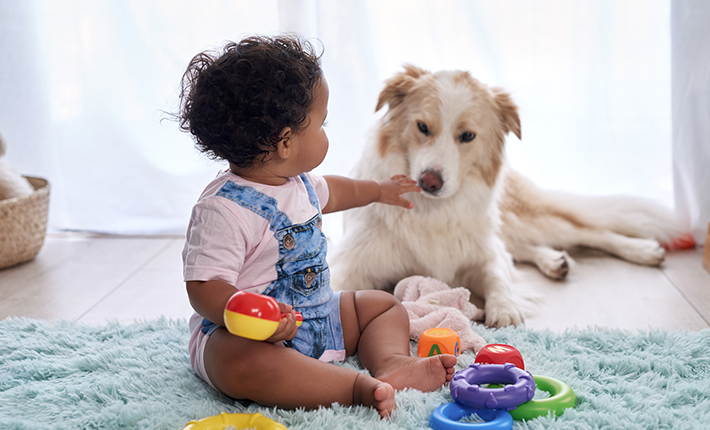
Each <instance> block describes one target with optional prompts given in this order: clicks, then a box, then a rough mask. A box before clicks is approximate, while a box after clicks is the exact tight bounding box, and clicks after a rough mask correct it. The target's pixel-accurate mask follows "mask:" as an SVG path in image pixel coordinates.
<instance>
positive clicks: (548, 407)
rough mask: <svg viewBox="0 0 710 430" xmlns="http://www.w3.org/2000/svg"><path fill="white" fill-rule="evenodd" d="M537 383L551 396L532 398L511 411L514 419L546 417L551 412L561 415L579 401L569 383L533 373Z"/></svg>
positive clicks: (539, 387)
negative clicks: (538, 398)
mask: <svg viewBox="0 0 710 430" xmlns="http://www.w3.org/2000/svg"><path fill="white" fill-rule="evenodd" d="M533 379H535V385H537V389H538V390H542V391H547V392H548V393H550V397H548V398H547V399H540V400H534V399H533V400H530V401H529V402H527V403H523V404H522V405H520V406H518V407H517V408H515V409H513V410H512V411H510V415H511V416H512V417H513V419H514V420H518V421H520V420H532V419H534V418H537V417H545V416H547V414H548V413H549V412H552V413H553V415H556V416H560V415H562V414H563V413H564V411H565V409H567V408H573V407H574V406H575V404H576V403H577V396H575V395H574V391H572V389H571V388H570V386H569V385H567V384H565V383H564V382H562V381H558V380H557V379H553V378H548V377H547V376H540V375H533Z"/></svg>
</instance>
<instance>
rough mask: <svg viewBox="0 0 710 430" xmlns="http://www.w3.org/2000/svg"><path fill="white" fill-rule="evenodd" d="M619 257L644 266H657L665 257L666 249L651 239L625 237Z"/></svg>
mask: <svg viewBox="0 0 710 430" xmlns="http://www.w3.org/2000/svg"><path fill="white" fill-rule="evenodd" d="M619 257H621V258H623V259H624V260H628V261H631V262H633V263H636V264H643V265H644V266H658V265H659V264H661V262H662V261H663V259H664V258H665V257H666V250H665V249H663V247H662V246H661V244H660V243H658V242H656V241H655V240H653V239H636V238H627V240H626V241H625V242H624V246H623V247H621V248H620V249H619Z"/></svg>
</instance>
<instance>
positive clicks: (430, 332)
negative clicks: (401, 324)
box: [417, 327, 461, 357]
mask: <svg viewBox="0 0 710 430" xmlns="http://www.w3.org/2000/svg"><path fill="white" fill-rule="evenodd" d="M460 353H461V339H460V338H459V335H458V334H456V332H455V331H453V330H451V329H450V328H444V327H434V328H430V329H427V330H425V331H424V333H422V334H421V336H419V346H418V347H417V355H419V356H420V357H431V356H432V355H439V354H451V355H453V356H456V357H458V356H459V354H460Z"/></svg>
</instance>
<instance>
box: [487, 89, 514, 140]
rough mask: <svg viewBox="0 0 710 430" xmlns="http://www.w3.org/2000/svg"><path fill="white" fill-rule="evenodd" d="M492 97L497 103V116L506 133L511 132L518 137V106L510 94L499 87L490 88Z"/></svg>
mask: <svg viewBox="0 0 710 430" xmlns="http://www.w3.org/2000/svg"><path fill="white" fill-rule="evenodd" d="M491 91H493V99H494V100H495V102H496V105H498V116H499V117H500V122H501V124H502V125H503V130H504V131H505V132H506V133H509V132H511V131H512V132H513V133H514V134H515V135H516V136H518V139H520V138H521V137H520V136H521V134H520V117H519V116H518V106H517V105H516V104H515V103H514V102H513V99H512V98H511V97H510V94H508V93H506V92H505V91H503V89H501V88H491Z"/></svg>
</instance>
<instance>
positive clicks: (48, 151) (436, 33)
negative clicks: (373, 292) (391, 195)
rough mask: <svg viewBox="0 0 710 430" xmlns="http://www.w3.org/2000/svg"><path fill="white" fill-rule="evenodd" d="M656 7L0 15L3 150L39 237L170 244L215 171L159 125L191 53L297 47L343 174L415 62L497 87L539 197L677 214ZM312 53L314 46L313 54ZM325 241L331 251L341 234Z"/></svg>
mask: <svg viewBox="0 0 710 430" xmlns="http://www.w3.org/2000/svg"><path fill="white" fill-rule="evenodd" d="M670 13H671V4H670V2H669V0H606V1H599V0H584V1H574V2H570V1H566V0H541V1H534V2H520V1H515V0H487V1H470V0H445V1H436V2H433V1H425V0H361V1H358V0H339V1H326V0H321V1H319V0H282V1H277V0H271V1H268V0H260V1H259V2H255V1H247V0H243V1H234V0H229V1H227V0H224V1H219V0H206V1H200V2H194V1H188V0H113V1H112V0H104V1H101V2H96V1H91V0H62V1H57V0H45V1H42V0H32V1H22V2H20V1H13V0H0V64H1V65H2V66H1V67H0V134H2V135H3V136H4V137H5V140H6V142H7V143H8V145H9V154H8V162H10V163H12V164H13V165H15V167H16V168H17V169H18V170H20V171H21V172H23V173H25V174H28V175H35V176H42V177H45V178H47V179H49V181H50V182H51V184H52V187H53V188H52V194H51V208H50V210H51V212H50V228H52V229H69V230H89V231H102V232H111V233H121V234H132V233H147V234H161V233H183V232H184V230H185V227H186V224H187V220H188V217H189V213H190V208H191V206H192V204H193V202H194V201H195V199H196V198H197V196H198V195H199V193H200V191H201V190H202V188H203V186H204V185H205V184H206V182H207V181H208V180H209V179H210V178H211V177H213V176H214V174H215V173H216V172H217V171H218V170H219V169H221V168H223V167H224V166H223V165H219V164H216V163H214V162H212V161H209V160H207V159H205V158H204V157H203V156H201V155H199V154H198V153H197V151H196V150H194V149H193V146H192V142H191V140H190V138H189V137H188V136H187V135H185V134H183V133H181V132H179V131H178V128H177V125H176V124H175V123H174V122H171V121H161V118H163V117H164V114H163V111H174V110H175V109H176V106H177V92H178V83H179V81H180V77H181V75H182V72H183V71H184V68H185V67H186V65H187V63H188V62H189V60H190V59H191V58H192V56H193V55H195V54H196V53H197V52H199V51H201V50H203V49H206V48H211V47H217V46H220V45H221V44H222V43H223V41H225V40H234V39H239V38H241V37H243V36H245V35H248V34H253V33H265V34H274V33H278V32H281V31H296V32H299V33H301V34H302V35H303V36H305V37H307V38H317V39H318V40H319V41H320V42H322V46H323V47H324V49H325V55H324V57H323V58H324V60H323V61H324V71H325V74H326V77H327V79H328V81H329V85H330V89H331V101H330V106H329V125H328V133H329V137H330V140H331V149H330V152H329V154H328V156H327V158H326V161H325V162H324V163H323V165H322V166H320V167H319V168H318V170H317V172H319V173H347V172H349V171H350V169H351V168H352V166H353V164H354V163H355V161H356V160H357V158H358V157H359V155H360V153H361V148H362V146H363V144H364V143H365V141H366V140H367V139H368V138H369V135H370V128H371V126H372V124H374V122H375V120H376V118H377V115H376V114H375V113H374V112H373V111H374V106H375V103H376V99H377V95H378V93H379V91H380V89H381V86H382V82H383V81H384V80H385V79H387V78H388V77H389V76H391V75H392V74H393V73H395V72H396V71H398V70H399V69H400V68H401V65H402V64H403V63H413V64H416V65H419V66H421V67H425V68H428V69H430V70H439V69H452V68H455V69H466V70H470V71H471V72H472V74H473V75H474V76H475V77H477V78H478V79H479V80H481V81H483V82H485V83H487V84H490V85H494V86H501V87H504V88H506V89H507V90H508V91H509V92H510V93H511V94H512V96H513V98H514V100H515V101H516V102H517V104H518V105H519V107H520V115H521V120H522V130H523V139H522V140H521V141H519V140H517V139H516V138H515V137H512V138H509V139H508V152H509V156H510V160H511V163H512V165H513V166H514V167H515V168H517V169H518V170H520V171H522V172H523V173H524V174H526V175H528V176H529V177H531V178H532V179H533V180H534V181H536V182H537V183H538V184H540V185H541V186H544V187H549V188H555V189H561V190H566V191H571V192H576V193H584V194H631V195H638V196H643V197H648V198H651V199H655V200H657V201H659V202H661V203H663V204H666V205H668V206H673V204H674V197H673V173H672V163H671V152H672V146H671V134H672V133H671V85H670V82H671V37H670V35H671V26H670ZM316 44H318V42H316ZM326 227H327V228H328V230H329V231H330V233H331V235H332V236H333V237H336V238H337V237H338V235H339V231H340V230H339V218H338V217H334V216H330V218H329V220H326Z"/></svg>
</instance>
